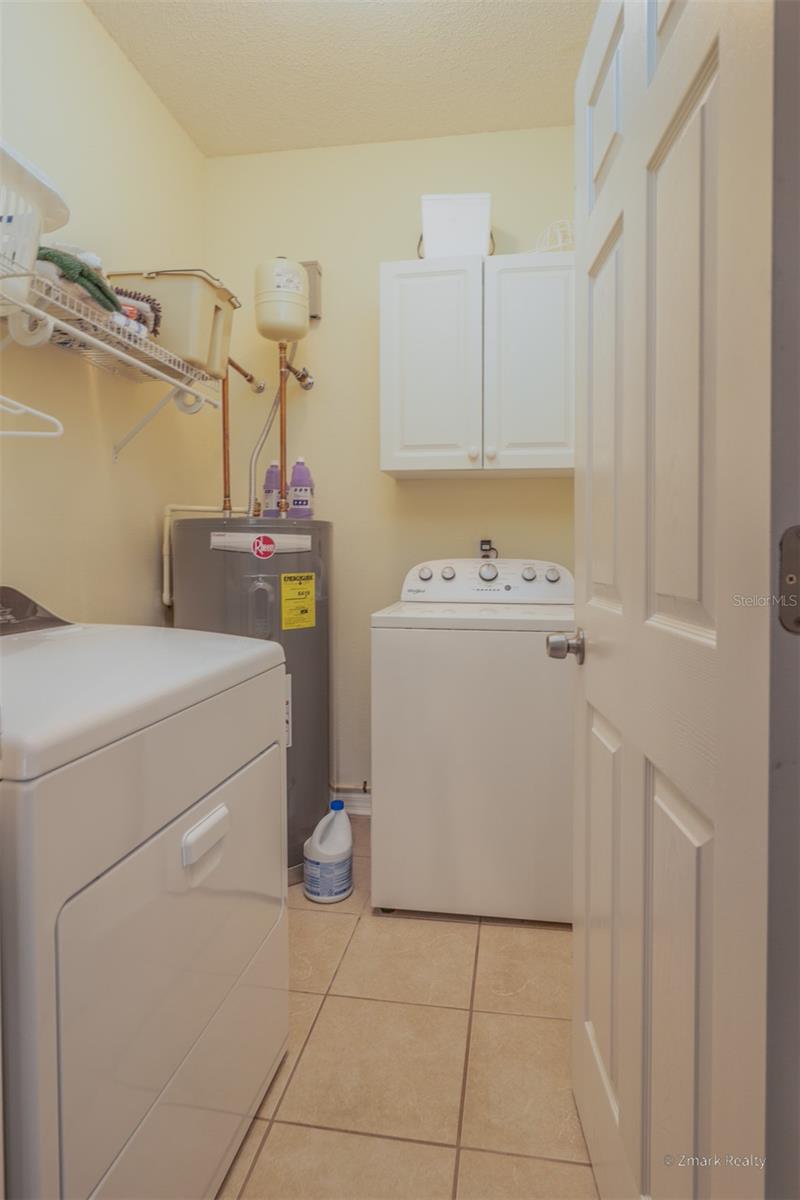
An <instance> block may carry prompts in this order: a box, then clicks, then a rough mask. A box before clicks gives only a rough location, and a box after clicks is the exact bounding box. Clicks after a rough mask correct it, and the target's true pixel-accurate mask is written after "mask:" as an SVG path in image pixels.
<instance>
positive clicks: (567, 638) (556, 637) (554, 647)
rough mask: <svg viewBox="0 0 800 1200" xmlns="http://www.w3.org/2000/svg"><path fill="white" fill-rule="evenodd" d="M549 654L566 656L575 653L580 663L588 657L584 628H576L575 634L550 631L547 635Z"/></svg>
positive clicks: (560, 656)
mask: <svg viewBox="0 0 800 1200" xmlns="http://www.w3.org/2000/svg"><path fill="white" fill-rule="evenodd" d="M547 654H548V656H549V657H550V658H566V657H567V655H568V654H574V655H575V657H576V658H577V660H578V663H579V664H580V663H582V662H583V660H584V658H585V657H586V637H585V636H584V632H583V630H582V629H576V630H575V632H574V633H573V634H571V635H570V634H568V633H549V634H548V635H547Z"/></svg>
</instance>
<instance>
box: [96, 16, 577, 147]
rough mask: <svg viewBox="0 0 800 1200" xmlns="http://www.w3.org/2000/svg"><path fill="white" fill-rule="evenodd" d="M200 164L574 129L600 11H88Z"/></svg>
mask: <svg viewBox="0 0 800 1200" xmlns="http://www.w3.org/2000/svg"><path fill="white" fill-rule="evenodd" d="M88 3H89V6H90V7H91V9H92V10H93V11H94V13H95V14H96V16H97V17H98V18H99V20H100V21H101V22H102V24H103V25H104V26H105V28H106V29H107V30H108V32H109V33H110V34H111V36H112V37H113V38H114V40H115V41H116V42H117V44H118V45H119V46H120V47H121V48H122V50H123V51H124V53H125V54H126V55H127V56H128V58H129V59H130V60H131V62H132V63H133V64H134V66H135V67H136V68H137V69H138V70H139V72H140V73H141V74H142V75H143V76H144V78H145V79H146V80H147V82H148V83H149V84H150V86H151V87H152V88H153V90H154V91H155V92H156V93H157V95H158V96H160V98H161V99H162V100H163V102H164V104H165V105H166V106H167V108H168V109H169V110H170V112H171V113H172V114H173V115H174V116H175V117H176V118H177V120H178V121H179V122H180V124H181V125H182V126H183V127H184V129H185V130H186V131H187V133H189V135H190V136H191V137H192V139H193V140H194V141H195V143H196V144H197V145H198V146H199V147H200V149H201V150H202V151H204V153H206V154H210V155H216V154H250V153H255V152H258V151H264V150H285V149H293V148H300V147H306V146H337V145H347V144H351V143H356V142H385V141H394V140H398V139H406V138H428V137H441V136H444V135H447V134H456V133H480V132H488V131H491V130H498V129H527V128H531V127H533V126H543V125H569V124H571V123H572V87H573V83H574V80H575V75H576V74H577V70H578V64H579V62H580V58H581V54H582V51H583V47H584V44H585V42H586V39H587V36H588V33H589V28H590V25H591V22H592V18H593V15H594V10H595V8H596V0H88Z"/></svg>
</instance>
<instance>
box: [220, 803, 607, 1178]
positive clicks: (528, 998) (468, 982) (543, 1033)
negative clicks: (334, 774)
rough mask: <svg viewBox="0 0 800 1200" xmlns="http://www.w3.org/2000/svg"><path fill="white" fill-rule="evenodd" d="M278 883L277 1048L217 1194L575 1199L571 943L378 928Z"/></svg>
mask: <svg viewBox="0 0 800 1200" xmlns="http://www.w3.org/2000/svg"><path fill="white" fill-rule="evenodd" d="M352 820H353V827H354V845H355V852H356V857H355V858H354V876H355V888H354V891H353V894H352V896H350V897H349V899H348V900H346V901H344V902H343V903H341V904H337V905H331V906H320V905H315V904H312V903H310V902H309V901H307V900H306V899H305V898H304V896H303V892H302V887H301V886H300V885H297V886H295V887H292V888H290V889H289V909H290V913H289V949H290V984H289V986H290V996H289V1018H290V1029H289V1051H288V1054H287V1056H286V1058H285V1059H284V1062H283V1064H282V1065H281V1068H280V1070H279V1071H278V1074H277V1075H276V1076H275V1079H274V1080H273V1083H272V1086H271V1087H270V1089H269V1091H268V1092H267V1095H266V1096H265V1097H264V1100H263V1102H262V1105H261V1108H260V1109H259V1112H258V1115H257V1117H256V1120H255V1121H254V1122H253V1124H252V1126H251V1128H250V1131H249V1132H248V1135H247V1137H246V1138H245V1140H244V1142H243V1143H242V1146H241V1149H240V1150H239V1154H238V1156H237V1158H236V1160H235V1161H234V1163H233V1165H232V1167H231V1169H230V1171H229V1172H228V1177H227V1179H226V1180H225V1182H224V1184H223V1186H222V1189H221V1191H220V1194H219V1195H220V1198H221V1200H240V1198H241V1200H591V1198H593V1197H596V1194H597V1193H596V1191H595V1186H594V1178H593V1175H592V1170H591V1167H590V1166H589V1165H588V1161H589V1159H588V1154H587V1152H586V1145H585V1143H584V1140H583V1134H582V1132H581V1127H580V1122H579V1120H578V1114H577V1112H576V1110H575V1104H574V1101H573V1098H572V1092H571V1090H570V1081H569V988H570V942H571V933H570V931H569V930H568V929H565V928H563V927H559V926H545V925H533V924H526V923H524V922H505V923H504V922H499V921H486V920H480V921H478V920H476V919H474V918H463V919H461V918H447V919H444V918H440V917H436V916H435V915H431V914H425V913H415V914H402V913H397V914H394V915H393V916H392V917H391V918H388V919H387V917H386V916H385V915H384V914H382V913H380V912H377V911H375V910H373V909H372V908H371V907H370V902H369V820H368V818H366V817H355V818H352Z"/></svg>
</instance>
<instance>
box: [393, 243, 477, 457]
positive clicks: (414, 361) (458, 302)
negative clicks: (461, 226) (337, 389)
mask: <svg viewBox="0 0 800 1200" xmlns="http://www.w3.org/2000/svg"><path fill="white" fill-rule="evenodd" d="M482 373H483V269H482V262H481V259H480V258H477V257H469V258H443V259H437V260H429V261H428V262H425V261H424V260H422V261H421V260H417V261H414V262H399V263H382V264H381V469H382V470H384V471H391V472H392V473H405V472H418V471H457V470H460V471H464V470H480V468H481V466H482V442H483V398H482V392H483V386H482Z"/></svg>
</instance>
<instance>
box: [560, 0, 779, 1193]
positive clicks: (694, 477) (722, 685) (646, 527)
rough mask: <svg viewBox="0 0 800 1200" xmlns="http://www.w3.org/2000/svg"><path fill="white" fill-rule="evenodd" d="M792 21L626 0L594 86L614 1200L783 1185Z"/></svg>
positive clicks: (589, 540)
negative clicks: (782, 228)
mask: <svg viewBox="0 0 800 1200" xmlns="http://www.w3.org/2000/svg"><path fill="white" fill-rule="evenodd" d="M772 26H773V6H772V4H771V3H769V2H765V3H750V2H748V0H740V2H737V3H716V4H709V3H704V2H702V0H658V2H655V0H648V2H647V3H640V0H625V2H624V3H623V2H619V0H613V2H611V0H609V2H606V3H603V4H601V6H600V9H599V11H598V14H597V17H596V21H595V25H594V29H593V31H592V34H591V37H590V41H589V45H588V48H587V51H586V55H585V57H584V61H583V64H582V67H581V70H580V74H579V77H578V81H577V86H576V156H577V157H576V179H577V195H576V205H577V209H576V217H577V227H578V231H577V232H578V235H577V243H578V249H577V263H576V305H577V430H576V432H577V439H576V616H577V621H578V624H579V625H581V626H582V627H583V628H584V630H585V633H586V660H585V663H584V665H583V666H582V667H581V669H580V671H579V672H578V676H579V688H578V706H577V721H576V729H577V751H576V774H577V782H576V808H575V825H576V829H575V877H576V894H575V905H576V914H575V930H576V938H575V976H576V978H575V997H574V1021H573V1069H574V1086H575V1092H576V1098H577V1101H578V1106H579V1111H580V1114H581V1118H582V1120H583V1124H584V1129H585V1133H586V1137H587V1141H588V1144H589V1147H590V1151H591V1154H592V1159H593V1162H594V1167H595V1172H596V1176H597V1180H598V1185H599V1188H600V1191H601V1194H602V1195H603V1196H604V1197H608V1198H611V1197H613V1198H614V1200H620V1198H622V1197H630V1196H652V1197H653V1198H654V1200H683V1198H689V1197H691V1198H694V1197H742V1198H744V1197H747V1200H755V1198H757V1197H759V1196H762V1195H763V1194H764V1191H763V1188H764V1172H763V1170H762V1169H761V1167H760V1165H759V1161H758V1160H759V1158H760V1157H761V1156H763V1153H764V1073H765V993H766V986H765V980H766V964H765V947H766V898H767V889H766V862H767V858H766V854H767V781H768V662H769V656H768V632H769V622H770V619H771V617H770V613H769V610H768V608H767V607H765V606H764V605H759V604H758V603H757V602H755V601H753V602H749V601H748V597H759V596H764V597H767V596H769V593H770V591H771V587H770V574H769V548H770V547H769V490H770V404H769V386H770V321H771V316H770V260H771V232H770V231H771V144H772V55H771V39H772ZM729 1156H730V1157H729ZM737 1156H738V1159H739V1160H738V1161H737ZM747 1156H751V1157H749V1158H748V1157H747Z"/></svg>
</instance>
